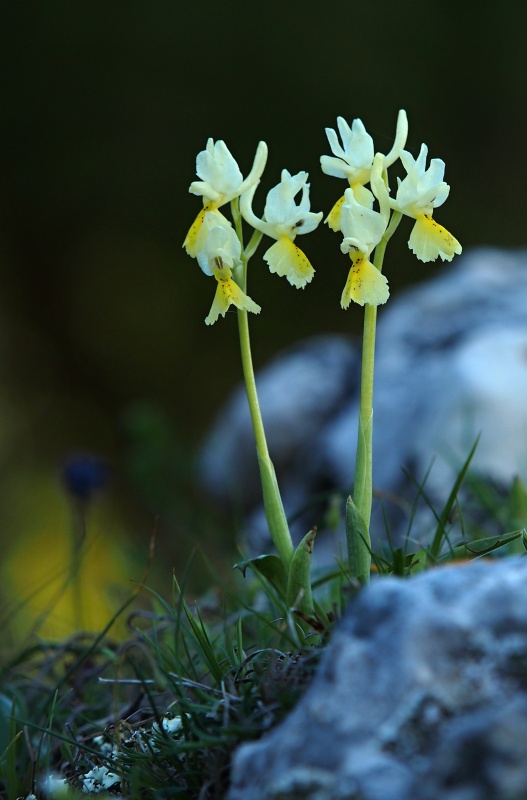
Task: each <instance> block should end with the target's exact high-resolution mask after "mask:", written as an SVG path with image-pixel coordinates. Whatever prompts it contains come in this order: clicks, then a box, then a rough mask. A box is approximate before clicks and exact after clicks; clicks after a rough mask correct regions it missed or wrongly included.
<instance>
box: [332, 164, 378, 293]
mask: <svg viewBox="0 0 527 800" xmlns="http://www.w3.org/2000/svg"><path fill="white" fill-rule="evenodd" d="M383 164H384V157H383V156H382V155H381V154H380V153H379V154H377V155H376V156H375V160H374V163H373V167H372V173H371V183H372V189H374V191H375V196H376V197H377V199H378V201H379V207H380V211H374V210H373V209H372V208H367V207H366V206H363V205H362V204H361V203H359V202H358V201H357V199H356V197H355V194H354V192H353V189H351V188H350V189H346V191H345V193H344V203H343V205H342V210H341V219H340V225H341V230H342V233H343V234H344V240H343V242H342V244H341V245H340V249H341V250H342V252H343V253H349V255H350V258H351V261H352V266H351V269H350V271H349V274H348V279H347V281H346V285H345V287H344V291H343V292H342V298H341V301H340V305H341V306H342V308H348V306H349V304H350V303H351V301H352V300H353V301H354V302H355V303H358V304H359V305H361V306H363V305H365V304H366V303H367V304H368V305H370V306H379V305H382V304H383V303H385V302H386V301H387V300H388V297H389V296H390V292H389V289H388V281H387V280H386V278H385V276H384V275H383V274H382V272H380V271H379V270H378V269H377V267H376V266H374V264H372V263H371V261H370V255H371V253H372V252H373V250H374V249H375V248H376V247H377V245H378V244H379V242H380V241H381V239H382V237H383V236H384V233H385V232H386V228H387V226H388V222H389V220H390V206H389V197H388V191H387V189H386V186H385V184H384V181H383V179H382V171H383Z"/></svg>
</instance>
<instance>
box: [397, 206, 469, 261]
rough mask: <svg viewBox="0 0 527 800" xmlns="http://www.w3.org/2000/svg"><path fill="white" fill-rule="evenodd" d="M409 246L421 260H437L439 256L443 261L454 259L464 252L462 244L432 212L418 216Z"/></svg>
mask: <svg viewBox="0 0 527 800" xmlns="http://www.w3.org/2000/svg"><path fill="white" fill-rule="evenodd" d="M408 246H409V248H410V250H411V251H412V253H414V254H415V255H416V256H417V258H418V259H419V260H420V261H423V262H425V263H426V262H428V261H435V260H436V258H437V257H438V256H439V257H440V258H441V259H442V260H443V261H452V259H453V258H454V256H455V255H460V254H461V252H462V249H463V248H462V247H461V244H460V243H459V242H458V240H457V239H456V238H455V237H454V236H452V234H451V233H450V232H449V231H447V229H446V228H444V227H443V226H442V225H440V224H439V223H438V222H436V221H435V219H434V218H433V217H432V215H431V214H422V215H421V216H419V217H417V218H416V221H415V225H414V227H413V229H412V233H411V234H410V239H409V240H408Z"/></svg>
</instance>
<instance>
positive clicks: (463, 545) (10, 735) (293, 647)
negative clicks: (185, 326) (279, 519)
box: [0, 451, 527, 800]
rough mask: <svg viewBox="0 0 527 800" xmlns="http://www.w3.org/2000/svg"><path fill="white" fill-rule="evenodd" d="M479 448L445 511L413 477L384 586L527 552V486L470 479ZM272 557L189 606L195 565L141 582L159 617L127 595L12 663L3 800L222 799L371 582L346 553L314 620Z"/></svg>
mask: <svg viewBox="0 0 527 800" xmlns="http://www.w3.org/2000/svg"><path fill="white" fill-rule="evenodd" d="M472 453H473V451H471V453H470V454H469V456H468V458H467V460H466V462H465V464H463V465H462V469H461V470H460V472H459V474H458V476H457V477H456V478H455V480H454V481H453V484H452V488H451V491H450V492H449V493H448V496H447V498H446V500H445V503H444V505H443V507H442V508H439V509H435V508H434V507H433V505H432V502H431V500H430V498H429V497H428V494H427V490H426V476H425V480H424V481H423V482H422V483H421V484H418V485H417V492H416V494H417V497H416V502H415V504H414V507H413V509H411V510H410V511H409V519H410V523H409V526H408V532H407V536H406V540H405V542H404V545H403V546H402V547H394V546H393V544H392V543H391V540H390V536H389V535H388V537H387V545H386V547H385V549H384V550H383V551H382V552H372V554H371V555H372V561H373V565H374V567H373V570H374V573H376V575H377V576H378V577H376V579H377V580H382V576H383V575H396V576H400V577H402V578H405V577H408V576H409V575H412V574H415V573H417V572H419V571H422V570H425V569H431V568H435V567H437V566H441V565H444V564H446V563H448V562H451V561H454V560H459V559H465V560H466V559H473V558H482V557H491V558H496V557H501V556H505V555H507V554H509V553H511V552H516V553H518V552H521V553H525V552H526V547H527V533H526V527H527V491H526V489H525V487H524V486H523V484H522V483H521V481H519V479H515V481H514V482H513V483H512V485H511V487H509V489H508V490H504V489H503V488H500V487H496V486H495V485H493V484H492V483H490V482H488V481H484V480H482V479H480V478H476V477H474V476H473V475H471V474H470V471H469V465H470V459H471V457H472ZM418 502H424V503H426V504H427V505H428V506H429V507H430V508H431V509H432V512H433V519H434V525H433V528H432V529H431V530H430V531H429V532H428V538H427V539H426V537H425V540H427V541H428V542H429V544H428V545H427V546H416V544H415V540H416V538H417V537H416V536H414V532H413V521H414V519H415V518H416V515H415V510H416V508H417V503H418ZM321 513H323V512H321ZM419 533H420V534H422V533H423V532H421V531H420V532H419ZM261 566H262V565H261V564H258V563H257V560H256V563H255V561H254V560H253V561H250V560H249V561H245V562H242V564H241V569H243V570H244V574H245V577H242V572H241V571H240V570H236V571H235V572H234V573H233V576H232V581H231V582H230V583H229V584H225V583H222V582H221V581H219V580H218V578H217V577H216V578H214V580H213V588H212V589H211V590H209V592H208V593H207V594H205V595H204V596H203V597H201V599H200V600H199V602H197V603H191V602H190V601H189V600H188V598H187V583H188V579H189V575H190V570H191V564H189V566H188V569H187V572H186V574H185V575H184V577H183V580H182V582H181V583H179V582H178V581H177V580H176V579H175V578H174V580H173V585H172V596H171V597H170V598H169V599H167V598H165V597H163V596H162V595H161V594H160V593H159V592H157V591H155V590H154V589H150V588H148V587H147V586H146V585H142V586H141V587H139V588H141V589H142V591H143V593H146V595H147V596H149V598H150V610H148V611H146V610H130V608H129V606H130V604H131V602H132V600H133V596H131V597H130V598H129V600H128V601H127V602H126V603H125V604H123V606H122V607H121V609H120V610H119V611H118V612H117V614H116V615H115V616H114V617H113V618H112V619H111V620H110V622H109V624H108V625H107V626H106V627H105V629H104V630H103V631H101V632H100V633H99V634H97V635H95V634H79V635H76V636H73V637H70V638H68V639H65V640H64V641H62V642H47V641H44V640H41V641H36V642H34V643H33V644H31V646H26V647H25V648H23V649H22V650H21V651H20V652H18V653H16V654H15V655H12V656H11V657H9V659H8V660H6V662H5V663H4V665H3V667H2V669H1V672H0V793H1V796H2V797H5V798H6V800H17V798H20V797H27V796H28V795H30V794H34V795H36V797H37V798H39V800H40V798H43V800H45V798H55V797H59V795H61V796H65V797H71V798H80V797H81V796H82V797H86V794H87V793H88V794H99V795H101V794H105V795H106V796H110V795H115V794H118V795H120V796H122V797H124V798H130V799H131V800H165V798H166V799H167V800H169V798H188V800H198V799H199V800H219V798H223V797H224V796H225V793H226V791H227V789H228V786H229V769H230V763H231V758H232V753H233V751H234V750H235V749H236V747H237V746H238V745H239V744H240V743H241V742H244V741H250V740H254V739H257V738H258V737H260V736H262V735H263V734H264V733H265V732H266V731H268V730H270V729H271V728H272V727H273V726H275V725H276V724H277V723H279V722H280V721H281V720H282V719H283V718H284V716H285V715H286V714H288V713H289V711H290V710H291V709H292V708H293V707H294V705H295V704H296V703H297V702H298V699H299V698H300V697H301V695H302V693H303V692H304V691H305V688H306V687H307V686H308V685H309V682H310V680H311V678H312V676H313V674H314V673H315V670H316V667H317V664H318V662H319V659H320V656H321V654H322V653H323V651H324V648H325V646H326V643H327V641H328V638H329V635H330V633H331V631H332V628H333V626H334V624H335V622H336V621H337V620H338V619H339V618H340V616H341V615H342V613H343V611H344V608H345V606H346V604H347V603H348V602H349V600H350V598H351V597H353V595H354V594H355V593H357V592H358V591H361V590H362V589H361V586H360V585H359V583H358V582H357V581H353V580H352V579H350V576H349V568H348V564H347V562H346V561H345V560H340V561H339V560H337V559H336V561H335V566H334V567H333V568H331V569H327V570H325V571H323V572H322V573H320V574H318V575H316V576H314V579H313V581H312V591H313V600H314V603H313V609H314V610H313V611H310V612H309V613H302V612H301V611H300V610H299V609H295V608H292V607H289V606H288V605H287V602H286V599H285V598H284V593H283V592H282V591H281V590H280V586H279V585H277V584H276V583H273V580H272V571H271V572H270V573H269V575H266V571H265V569H261ZM136 593H137V592H136ZM126 614H127V615H128V616H127V618H126V624H127V630H128V636H127V637H126V638H125V639H124V641H115V640H113V639H112V638H111V637H110V630H111V626H112V625H113V623H114V622H115V620H116V618H117V616H123V617H124V616H125V615H126ZM49 776H51V777H49ZM64 781H66V783H64ZM57 786H58V787H59V789H60V791H58V790H57Z"/></svg>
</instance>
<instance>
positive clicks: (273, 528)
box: [231, 200, 294, 573]
mask: <svg viewBox="0 0 527 800" xmlns="http://www.w3.org/2000/svg"><path fill="white" fill-rule="evenodd" d="M231 210H232V215H233V219H234V225H235V229H236V233H237V234H238V237H239V238H240V242H241V243H242V256H241V259H242V268H241V275H240V279H239V284H240V286H241V288H242V290H243V291H244V292H246V291H247V262H248V256H247V251H250V254H251V255H252V253H253V252H254V250H255V249H256V245H257V243H258V241H259V239H260V238H261V234H260V237H259V238H258V237H255V236H253V238H252V239H251V242H250V243H249V247H248V248H247V251H245V252H243V238H242V236H243V234H242V224H241V215H240V212H239V208H238V202H237V200H235V201H233V202H232V203H231ZM256 239H257V241H256ZM238 331H239V336H240V353H241V360H242V369H243V377H244V381H245V390H246V393H247V402H248V404H249V412H250V414H251V421H252V425H253V430H254V439H255V443H256V453H257V455H258V464H259V467H260V477H261V481H262V493H263V500H264V508H265V516H266V519H267V524H268V526H269V531H270V533H271V537H272V539H273V542H274V545H275V547H276V549H277V550H278V554H279V556H280V558H281V560H282V563H283V565H284V567H285V569H286V571H287V573H288V572H289V567H290V564H291V560H292V558H293V553H294V547H293V541H292V539H291V534H290V532H289V525H288V524H287V518H286V515H285V511H284V506H283V503H282V498H281V496H280V490H279V488H278V482H277V480H276V474H275V470H274V466H273V463H272V461H271V457H270V455H269V449H268V447H267V440H266V438H265V430H264V425H263V420H262V414H261V411H260V403H259V401H258V393H257V391H256V380H255V377H254V367H253V360H252V354H251V340H250V336H249V317H248V313H247V311H245V310H244V309H239V310H238Z"/></svg>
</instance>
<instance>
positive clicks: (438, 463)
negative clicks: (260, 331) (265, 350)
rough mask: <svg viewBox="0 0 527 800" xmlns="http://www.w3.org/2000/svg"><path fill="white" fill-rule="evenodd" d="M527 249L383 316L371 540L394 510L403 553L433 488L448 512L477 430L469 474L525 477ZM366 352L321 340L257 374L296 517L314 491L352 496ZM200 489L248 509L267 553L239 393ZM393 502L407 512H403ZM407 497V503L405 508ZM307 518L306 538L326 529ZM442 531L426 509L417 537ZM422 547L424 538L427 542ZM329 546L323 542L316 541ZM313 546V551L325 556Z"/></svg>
mask: <svg viewBox="0 0 527 800" xmlns="http://www.w3.org/2000/svg"><path fill="white" fill-rule="evenodd" d="M526 307H527V251H525V250H520V251H510V252H508V251H501V250H492V249H478V250H473V251H472V252H469V253H467V254H464V255H463V256H462V257H460V258H459V259H456V262H455V264H454V265H453V266H452V267H450V268H448V269H447V270H445V271H444V272H441V273H439V274H438V275H436V276H435V277H434V278H432V279H431V280H430V281H428V282H426V283H423V284H419V285H418V286H415V287H412V288H410V289H407V290H406V291H404V292H402V293H400V294H399V295H398V296H396V297H394V298H392V299H390V301H389V302H388V303H387V305H386V306H385V307H383V308H382V309H380V310H379V324H378V334H377V359H376V373H375V399H374V405H375V410H374V476H373V478H374V486H375V488H376V489H377V490H379V493H380V494H381V495H382V498H383V500H382V503H383V508H381V501H379V500H377V501H376V505H375V507H374V514H373V517H372V537H373V539H374V541H379V540H383V539H384V538H385V530H386V528H385V523H384V514H387V515H388V518H389V520H390V525H391V530H392V535H393V537H394V540H395V541H396V543H400V541H401V540H402V538H404V535H405V533H406V527H407V522H408V514H407V513H406V511H401V507H402V506H404V504H406V507H407V508H408V507H409V505H411V503H412V502H413V500H414V498H415V496H416V488H415V483H414V482H413V481H412V480H410V479H409V478H408V477H407V474H406V473H405V470H407V471H409V472H410V473H411V475H412V476H414V478H415V479H416V480H417V481H419V482H421V481H422V480H423V478H424V476H425V474H426V473H427V470H428V469H429V467H430V466H431V465H432V462H433V465H432V469H431V470H430V473H429V476H428V479H427V483H426V489H427V494H428V495H429V497H430V498H431V500H432V501H433V502H434V504H435V506H436V507H437V508H439V509H441V508H442V505H443V503H444V502H445V500H446V498H447V497H448V495H449V493H450V490H451V487H452V485H453V482H454V480H455V476H456V474H457V472H458V471H459V469H460V467H461V465H462V464H463V462H464V460H465V459H466V457H467V455H468V453H469V451H470V449H471V447H472V445H473V444H474V442H475V440H476V437H477V435H478V434H481V438H480V441H479V445H478V448H477V450H476V454H475V457H474V460H473V462H472V463H473V469H474V471H476V472H478V473H479V474H481V475H484V476H486V477H489V478H491V479H492V480H493V481H495V482H496V483H497V484H502V485H508V484H509V483H510V481H511V480H512V478H513V477H514V476H515V475H522V476H523V477H527V448H526V446H525V442H527V403H525V396H526V395H527V316H526V313H525V309H526ZM359 369H360V355H359V347H358V343H357V342H352V341H351V340H348V339H346V338H345V337H341V336H326V337H315V338H314V339H311V340H307V341H306V342H303V343H301V344H300V345H299V346H298V347H296V348H293V349H292V350H290V351H289V352H286V353H284V354H282V355H279V356H278V357H277V359H276V360H275V361H274V362H272V363H271V364H270V365H269V366H268V367H267V368H266V369H264V370H262V372H261V373H260V374H259V375H258V376H257V384H258V387H259V391H260V399H261V407H262V414H263V418H264V422H265V425H266V430H267V432H268V437H269V449H270V453H271V457H272V458H273V461H274V462H275V467H276V470H277V474H278V479H279V483H280V486H281V489H282V495H283V499H284V505H285V507H286V512H287V513H288V515H291V514H294V513H295V512H296V511H297V510H298V509H299V508H302V506H304V505H305V504H307V503H308V502H309V500H310V498H312V496H313V495H315V494H316V493H318V492H321V491H326V490H329V489H343V490H346V489H349V488H350V486H351V483H352V480H353V470H354V460H355V448H356V439H357V416H358V392H359ZM201 481H202V484H203V485H204V486H205V487H206V489H207V492H208V493H209V494H212V495H214V496H216V497H217V498H222V499H223V500H225V498H228V497H233V496H234V497H236V500H237V508H238V509H239V508H240V505H241V504H240V500H243V503H245V510H246V513H247V515H248V522H247V539H248V542H249V548H248V549H249V550H250V551H251V553H252V554H258V553H261V552H265V551H266V549H268V548H269V539H268V536H267V533H266V525H265V519H264V516H263V512H262V509H261V507H259V503H260V489H259V482H258V472H257V465H256V457H255V453H254V443H253V437H252V431H251V427H250V420H249V414H248V412H247V408H246V400H245V396H244V394H243V390H239V391H238V392H237V393H236V394H235V395H234V396H233V398H232V400H231V401H230V403H228V405H227V407H226V408H225V409H222V410H221V412H220V414H219V416H218V422H217V424H216V425H215V427H214V429H213V431H212V432H211V435H210V437H209V438H208V440H207V442H206V443H205V446H204V448H203V452H202V458H201ZM393 498H397V502H393ZM399 501H402V503H401V502H399ZM323 519H324V510H323V509H321V508H318V509H316V511H315V512H312V513H311V514H310V515H309V514H308V515H304V517H302V518H301V522H300V524H299V525H297V526H296V530H295V531H294V533H295V535H296V538H297V540H298V539H299V538H301V536H303V535H304V534H305V533H306V531H307V530H308V529H309V527H310V526H311V525H312V524H313V523H316V524H318V525H319V526H321V525H323ZM431 523H433V517H432V515H431V514H430V512H429V510H428V508H427V507H426V505H425V504H422V507H421V509H420V511H419V513H418V514H417V516H416V524H415V525H414V528H413V531H412V533H413V534H414V535H415V532H416V531H418V534H419V535H420V534H421V533H423V532H426V529H427V526H429V525H430V524H431ZM423 538H426V537H423ZM319 540H320V537H319ZM319 540H317V547H316V548H315V555H316V553H317V548H318V547H319V544H318V542H319Z"/></svg>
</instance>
